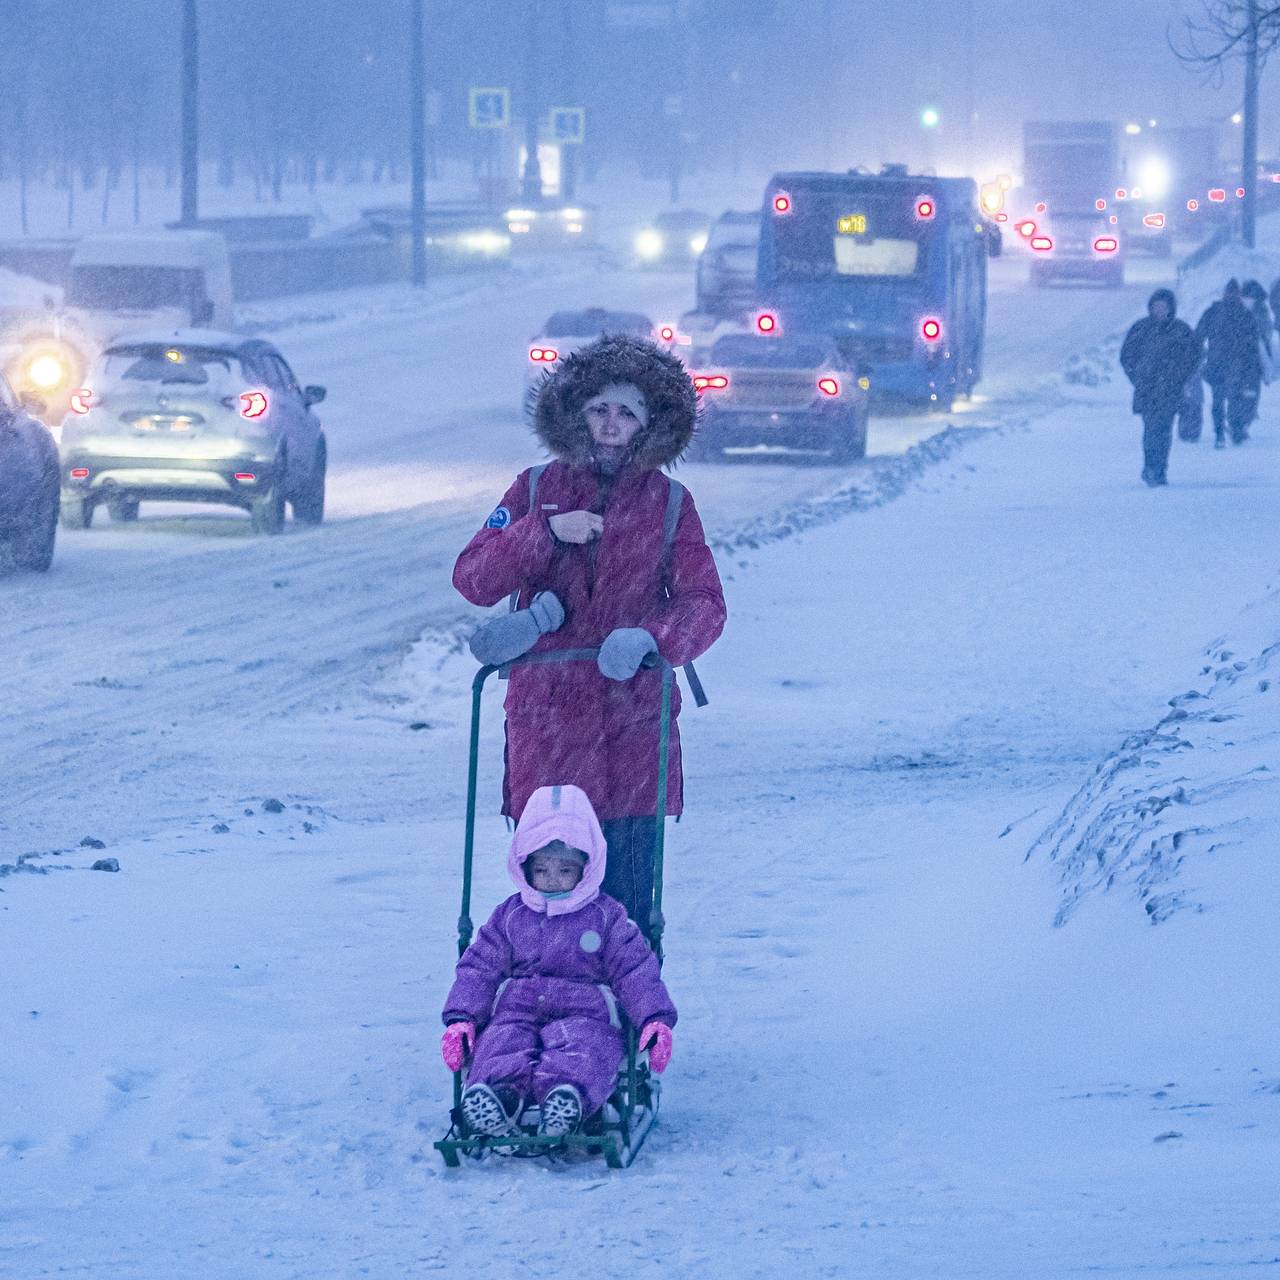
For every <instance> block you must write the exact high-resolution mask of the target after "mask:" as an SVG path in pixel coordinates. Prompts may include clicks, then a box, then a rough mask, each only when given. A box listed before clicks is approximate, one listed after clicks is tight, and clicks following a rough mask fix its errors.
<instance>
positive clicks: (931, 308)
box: [756, 166, 998, 409]
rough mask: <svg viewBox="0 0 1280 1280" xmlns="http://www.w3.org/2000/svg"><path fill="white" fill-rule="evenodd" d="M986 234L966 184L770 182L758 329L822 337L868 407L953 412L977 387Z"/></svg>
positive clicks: (891, 176) (916, 178)
mask: <svg viewBox="0 0 1280 1280" xmlns="http://www.w3.org/2000/svg"><path fill="white" fill-rule="evenodd" d="M992 230H993V229H992V228H991V227H989V226H988V225H987V224H986V223H985V222H984V220H983V218H982V216H981V214H980V213H979V210H978V193H977V187H976V185H975V184H974V182H973V180H972V179H970V178H936V177H925V176H921V175H918V174H909V173H908V172H907V171H906V168H905V166H887V167H886V168H885V169H884V171H883V172H882V173H879V174H870V173H859V172H855V171H852V170H851V171H850V172H848V173H844V174H840V173H780V174H777V175H775V176H774V177H773V179H772V180H771V181H770V183H769V185H768V188H767V189H766V191H765V197H764V211H763V224H762V229H761V236H760V256H759V260H758V268H757V277H756V289H757V294H758V305H759V307H760V310H759V311H758V312H757V315H756V325H757V328H759V329H760V331H761V332H763V333H768V332H778V333H798V332H822V333H825V334H829V335H830V336H831V337H833V338H834V339H835V340H836V343H837V344H838V345H839V346H840V347H841V348H842V350H843V351H844V352H845V353H846V354H847V355H848V356H849V357H850V358H851V359H856V360H857V361H858V362H859V366H860V368H861V369H862V371H863V372H865V373H866V374H867V375H869V377H870V379H871V390H872V394H873V395H875V396H877V397H878V398H891V399H901V400H908V401H913V402H917V403H924V404H926V405H930V406H932V407H937V408H942V409H948V408H950V407H951V402H952V400H953V399H954V398H955V397H956V396H957V395H968V394H969V393H970V392H971V391H972V390H973V388H974V387H975V386H976V385H977V383H978V381H979V379H980V378H981V377H982V353H983V339H984V334H985V329H986V320H987V254H988V252H989V251H990V252H992V253H995V252H998V247H997V245H995V244H993V243H992V240H991V234H992ZM997 234H998V230H997Z"/></svg>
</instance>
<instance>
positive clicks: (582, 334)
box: [524, 307, 656, 393]
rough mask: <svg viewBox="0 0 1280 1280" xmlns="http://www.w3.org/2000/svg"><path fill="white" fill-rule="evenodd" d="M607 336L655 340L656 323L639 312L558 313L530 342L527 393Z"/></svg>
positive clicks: (592, 310)
mask: <svg viewBox="0 0 1280 1280" xmlns="http://www.w3.org/2000/svg"><path fill="white" fill-rule="evenodd" d="M606 333H610V334H613V333H629V334H631V335H633V336H635V337H640V338H652V337H655V336H656V335H655V331H654V327H653V321H652V320H650V319H649V317H648V316H646V315H642V314H641V313H640V312H638V311H610V310H609V309H608V308H607V307H584V308H583V309H582V310H581V311H556V312H554V313H553V314H552V315H551V317H550V318H549V319H548V320H547V322H546V324H544V325H543V326H542V328H541V329H539V330H538V332H537V333H535V334H534V335H533V337H532V338H530V339H529V350H528V358H527V359H526V361H525V373H524V385H525V391H526V393H527V392H529V391H530V390H531V389H532V388H533V387H535V386H537V385H538V383H539V382H541V381H542V378H543V375H544V374H547V373H551V372H553V371H554V370H555V367H556V365H557V364H558V363H559V362H560V361H561V360H563V359H564V358H565V356H567V355H569V354H570V353H571V352H573V351H577V349H578V348H579V347H585V346H586V345H587V343H589V342H594V341H595V340H596V339H597V338H601V337H603V336H604V335H605V334H606Z"/></svg>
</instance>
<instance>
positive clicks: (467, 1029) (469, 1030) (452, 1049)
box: [440, 1022, 669, 1071]
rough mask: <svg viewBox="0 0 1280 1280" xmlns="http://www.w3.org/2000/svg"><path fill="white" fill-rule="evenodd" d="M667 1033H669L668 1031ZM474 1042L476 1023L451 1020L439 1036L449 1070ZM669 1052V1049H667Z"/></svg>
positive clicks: (459, 1062) (459, 1067) (460, 1061)
mask: <svg viewBox="0 0 1280 1280" xmlns="http://www.w3.org/2000/svg"><path fill="white" fill-rule="evenodd" d="M668 1034H669V1033H668ZM475 1042H476V1024H475V1023H474V1022H451V1023H449V1025H448V1026H447V1027H445V1029H444V1035H442V1036H441V1037H440V1056H441V1057H442V1058H443V1059H444V1065H445V1066H446V1067H448V1068H449V1070H450V1071H461V1070H462V1064H463V1063H464V1062H465V1061H466V1060H467V1054H469V1053H470V1052H471V1048H472V1046H473V1045H474V1044H475ZM668 1053H669V1051H668Z"/></svg>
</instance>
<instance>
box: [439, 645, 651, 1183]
mask: <svg viewBox="0 0 1280 1280" xmlns="http://www.w3.org/2000/svg"><path fill="white" fill-rule="evenodd" d="M598 652H599V651H598V650H596V649H552V650H549V651H548V652H546V653H535V654H528V655H526V656H525V657H523V658H517V659H515V661H514V662H510V663H507V664H506V665H504V666H503V667H501V668H499V667H496V666H485V667H481V668H480V670H479V671H477V672H476V675H475V679H474V680H473V681H472V682H471V748H470V755H469V758H468V763H467V814H466V828H465V834H464V835H463V849H462V910H461V912H460V914H459V916H458V955H459V956H461V955H462V953H463V952H464V951H466V949H467V947H468V946H469V945H470V943H471V936H472V934H473V932H474V931H475V926H474V924H473V922H472V920H471V868H472V857H473V853H474V849H475V829H476V779H477V774H478V771H479V757H480V705H481V700H482V698H483V695H484V686H485V683H486V681H488V679H489V677H490V676H492V675H493V674H494V673H495V672H498V671H499V670H501V671H502V672H503V673H505V672H506V671H507V669H508V668H509V667H513V666H520V665H522V664H543V663H551V662H588V661H590V662H594V661H595V658H596V654H597V653H598ZM644 665H645V666H646V667H648V668H650V669H657V670H660V671H661V672H662V709H661V712H660V713H659V715H660V718H659V728H658V796H657V801H658V803H657V808H656V809H655V810H654V812H655V813H656V814H658V815H660V816H659V820H658V821H657V822H655V823H654V837H653V902H652V903H651V904H650V909H649V945H650V947H652V949H653V951H654V952H655V954H656V955H657V957H658V963H659V964H661V963H662V932H663V919H662V855H663V844H664V835H665V827H666V823H665V821H664V818H663V815H665V813H666V809H667V762H668V754H669V748H670V740H671V687H672V684H673V683H674V681H675V669H674V668H673V667H672V666H671V664H670V663H669V662H667V661H666V659H665V658H662V657H659V656H657V655H653V656H651V657H650V658H648V659H647V660H646V661H645V664H644ZM619 1016H620V1017H621V1018H622V1020H623V1035H624V1037H625V1039H626V1045H627V1052H626V1057H625V1058H624V1060H623V1062H622V1065H621V1067H619V1069H618V1079H617V1081H616V1082H615V1084H614V1087H613V1092H612V1093H611V1094H610V1095H609V1100H608V1101H607V1102H606V1103H605V1105H604V1107H603V1108H602V1109H601V1110H600V1111H599V1112H598V1113H597V1114H596V1115H594V1116H592V1117H591V1118H590V1119H589V1120H588V1121H586V1123H585V1124H584V1125H583V1126H582V1128H581V1129H580V1130H579V1131H578V1132H577V1133H571V1134H567V1135H564V1136H562V1137H556V1136H551V1135H542V1134H539V1133H538V1132H537V1131H536V1125H534V1124H529V1123H527V1117H528V1116H529V1112H530V1111H533V1112H535V1113H536V1111H537V1108H536V1107H534V1108H527V1109H526V1111H525V1116H524V1117H522V1119H524V1120H525V1121H526V1123H524V1124H522V1126H521V1129H520V1131H519V1132H518V1133H514V1134H510V1135H508V1136H506V1137H502V1138H494V1137H490V1136H489V1135H488V1134H469V1133H468V1132H467V1128H466V1122H465V1121H464V1119H463V1116H462V1090H463V1073H462V1072H461V1071H455V1072H454V1073H453V1106H452V1108H451V1109H450V1112H449V1118H450V1122H451V1123H450V1127H449V1132H448V1133H447V1134H445V1136H444V1137H443V1138H441V1139H440V1140H439V1141H438V1142H436V1143H434V1144H433V1145H434V1146H435V1149H436V1150H437V1151H438V1152H440V1155H441V1156H442V1157H443V1159H444V1162H445V1164H446V1165H448V1166H449V1167H450V1168H451V1169H456V1168H458V1167H459V1166H460V1165H461V1163H462V1159H463V1157H464V1156H466V1157H468V1158H470V1159H473V1160H480V1159H483V1158H484V1157H486V1156H490V1155H503V1156H517V1157H524V1158H526V1159H531V1158H538V1157H542V1158H546V1159H549V1160H571V1159H573V1158H574V1157H575V1156H579V1155H580V1156H588V1155H602V1156H604V1158H605V1162H606V1163H607V1164H608V1165H609V1167H610V1168H611V1169H625V1168H627V1167H628V1166H629V1165H630V1164H631V1162H632V1161H633V1160H634V1159H635V1158H636V1156H637V1154H638V1153H639V1151H640V1148H641V1147H642V1146H643V1145H644V1140H645V1138H647V1137H648V1136H649V1130H650V1129H652V1128H653V1125H654V1122H655V1121H656V1120H657V1116H658V1100H659V1097H660V1095H661V1086H660V1083H659V1081H658V1079H657V1077H656V1075H655V1074H654V1073H653V1072H652V1071H650V1070H649V1055H648V1054H647V1053H642V1052H640V1050H639V1049H638V1048H637V1040H638V1038H639V1037H638V1035H637V1030H636V1028H635V1027H634V1026H632V1025H631V1024H630V1022H628V1021H627V1019H626V1015H625V1014H623V1013H622V1012H621V1010H619Z"/></svg>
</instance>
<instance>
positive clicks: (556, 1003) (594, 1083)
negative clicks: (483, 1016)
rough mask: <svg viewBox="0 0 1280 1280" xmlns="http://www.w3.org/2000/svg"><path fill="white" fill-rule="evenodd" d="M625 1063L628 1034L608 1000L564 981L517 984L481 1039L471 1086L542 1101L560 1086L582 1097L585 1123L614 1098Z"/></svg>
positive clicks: (544, 979) (509, 987)
mask: <svg viewBox="0 0 1280 1280" xmlns="http://www.w3.org/2000/svg"><path fill="white" fill-rule="evenodd" d="M622 1057H623V1043H622V1032H621V1031H620V1030H619V1029H618V1028H617V1027H615V1026H613V1025H612V1024H611V1023H610V1021H609V1004H608V1001H607V1000H606V999H605V996H604V993H603V992H602V991H601V990H600V989H599V988H598V987H594V986H592V985H590V984H589V983H586V982H571V981H568V980H567V979H564V978H548V977H541V976H540V977H537V978H513V979H512V980H511V981H510V982H508V983H507V986H506V989H505V990H504V991H503V992H502V995H501V996H500V997H499V998H498V1005H497V1008H496V1010H495V1011H494V1015H493V1018H492V1020H491V1021H490V1022H489V1023H488V1025H487V1026H486V1027H485V1029H484V1030H483V1031H482V1032H480V1035H479V1037H478V1039H477V1040H476V1047H475V1053H474V1054H473V1055H472V1059H471V1068H470V1070H469V1071H468V1072H467V1083H468V1084H488V1085H499V1084H508V1085H514V1086H515V1088H517V1089H518V1090H519V1091H520V1093H521V1094H522V1095H523V1096H524V1098H525V1099H526V1101H534V1102H539V1103H540V1102H541V1101H542V1100H543V1098H545V1097H546V1096H547V1094H548V1093H550V1092H551V1090H552V1089H554V1088H555V1087H556V1085H559V1084H571V1085H574V1086H575V1087H576V1088H577V1090H578V1092H579V1093H580V1094H581V1095H582V1107H583V1114H584V1116H589V1115H594V1114H595V1112H597V1111H599V1110H600V1108H601V1107H602V1106H604V1104H605V1102H606V1101H607V1099H608V1097H609V1095H610V1094H611V1093H612V1092H613V1085H614V1081H615V1079H616V1078H617V1075H618V1067H619V1066H620V1065H621V1062H622Z"/></svg>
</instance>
